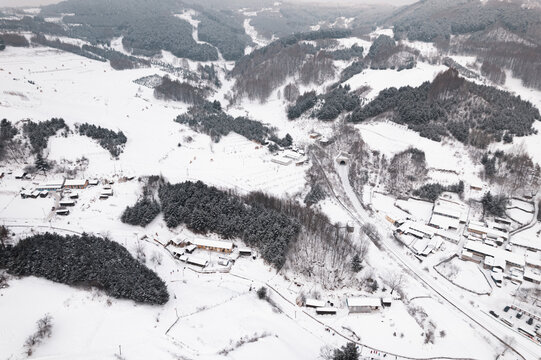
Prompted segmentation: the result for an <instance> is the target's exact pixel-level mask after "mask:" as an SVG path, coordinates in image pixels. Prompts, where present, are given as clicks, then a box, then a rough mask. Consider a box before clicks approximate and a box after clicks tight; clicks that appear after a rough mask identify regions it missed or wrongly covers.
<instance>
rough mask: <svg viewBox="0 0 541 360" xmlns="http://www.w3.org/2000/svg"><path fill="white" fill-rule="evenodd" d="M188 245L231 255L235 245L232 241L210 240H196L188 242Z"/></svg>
mask: <svg viewBox="0 0 541 360" xmlns="http://www.w3.org/2000/svg"><path fill="white" fill-rule="evenodd" d="M186 242H187V243H188V244H191V245H195V246H196V247H197V248H199V249H205V250H211V251H218V252H225V253H231V252H232V251H233V243H232V242H230V241H218V240H210V239H202V238H195V239H190V240H187V241H186Z"/></svg>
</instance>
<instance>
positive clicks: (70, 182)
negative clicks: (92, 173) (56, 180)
mask: <svg viewBox="0 0 541 360" xmlns="http://www.w3.org/2000/svg"><path fill="white" fill-rule="evenodd" d="M87 186H88V180H83V179H67V180H66V181H65V182H64V187H65V188H66V189H85V188H86V187H87Z"/></svg>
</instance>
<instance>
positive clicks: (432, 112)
mask: <svg viewBox="0 0 541 360" xmlns="http://www.w3.org/2000/svg"><path fill="white" fill-rule="evenodd" d="M385 112H392V114H393V115H392V116H391V120H393V121H395V122H397V123H400V124H406V125H408V127H409V128H410V129H412V130H415V131H417V132H419V134H420V135H421V136H423V137H427V138H429V139H432V140H435V141H440V140H441V138H442V137H444V136H447V135H449V134H451V135H453V136H454V137H456V139H457V140H459V141H461V142H464V143H469V144H471V145H474V146H477V147H480V148H484V147H486V146H487V145H488V144H489V143H490V142H493V141H500V140H501V138H502V136H503V135H504V133H509V134H511V135H514V136H526V135H529V134H531V133H532V132H533V129H532V125H533V123H534V121H535V120H539V119H540V118H541V116H540V114H539V110H537V109H536V108H535V107H534V106H533V105H532V104H531V103H530V102H528V101H525V100H522V99H521V98H520V97H517V96H514V95H512V94H510V93H508V92H506V91H503V90H499V89H496V88H494V87H490V86H484V85H478V84H475V83H472V82H468V81H466V80H464V79H463V78H460V77H459V76H458V72H457V71H456V70H454V69H449V70H447V71H446V72H444V73H441V74H439V75H438V76H437V77H436V78H435V79H434V81H433V82H432V83H429V82H425V83H424V84H422V85H421V86H419V87H415V88H414V87H411V86H406V87H402V88H400V89H396V88H389V89H385V90H383V91H381V92H380V93H379V95H378V96H377V97H376V98H375V99H374V100H372V101H371V102H370V103H368V104H367V105H365V106H362V107H360V106H359V107H357V108H356V109H355V110H354V111H353V113H352V114H351V115H350V117H349V120H350V121H352V122H361V121H364V120H366V119H369V118H372V117H374V116H377V115H380V114H382V113H385Z"/></svg>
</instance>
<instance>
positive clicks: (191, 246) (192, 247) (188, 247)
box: [185, 245, 197, 254]
mask: <svg viewBox="0 0 541 360" xmlns="http://www.w3.org/2000/svg"><path fill="white" fill-rule="evenodd" d="M185 249H186V252H187V253H188V254H193V252H194V251H195V249H197V246H195V245H188V246H186V248H185Z"/></svg>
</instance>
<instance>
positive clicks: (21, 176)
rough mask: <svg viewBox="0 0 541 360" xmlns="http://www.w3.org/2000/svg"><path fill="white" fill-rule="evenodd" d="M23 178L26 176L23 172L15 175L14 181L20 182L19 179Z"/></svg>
mask: <svg viewBox="0 0 541 360" xmlns="http://www.w3.org/2000/svg"><path fill="white" fill-rule="evenodd" d="M25 176H26V173H25V172H24V171H20V172H17V173H15V179H19V180H21V179H24V177H25Z"/></svg>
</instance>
